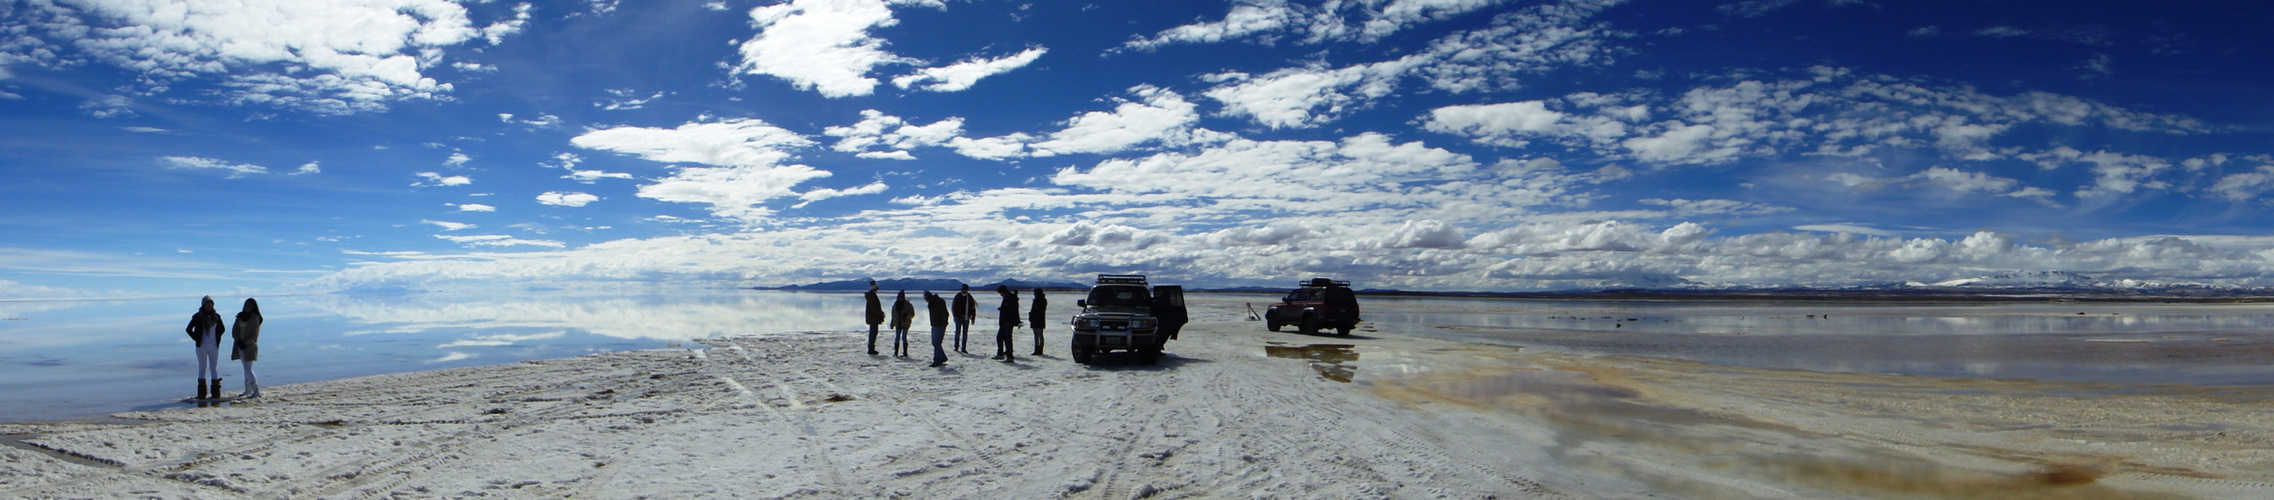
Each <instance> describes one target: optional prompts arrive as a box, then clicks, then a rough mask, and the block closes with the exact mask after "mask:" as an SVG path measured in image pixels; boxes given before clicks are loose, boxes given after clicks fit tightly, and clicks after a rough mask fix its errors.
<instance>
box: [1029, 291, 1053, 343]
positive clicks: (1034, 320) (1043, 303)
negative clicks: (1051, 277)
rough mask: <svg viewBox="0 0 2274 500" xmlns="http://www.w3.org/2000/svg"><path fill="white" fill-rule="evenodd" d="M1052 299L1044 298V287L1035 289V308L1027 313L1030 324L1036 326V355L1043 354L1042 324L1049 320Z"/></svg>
mask: <svg viewBox="0 0 2274 500" xmlns="http://www.w3.org/2000/svg"><path fill="white" fill-rule="evenodd" d="M1049 309H1050V300H1049V299H1044V298H1042V289H1040V288H1036V289H1034V309H1032V310H1030V311H1028V312H1027V314H1026V322H1027V325H1028V326H1032V327H1034V355H1036V356H1041V355H1042V325H1043V323H1047V322H1049V321H1050V320H1049V318H1050V313H1049V312H1048V311H1049Z"/></svg>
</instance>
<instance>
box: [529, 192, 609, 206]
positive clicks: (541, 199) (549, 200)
mask: <svg viewBox="0 0 2274 500" xmlns="http://www.w3.org/2000/svg"><path fill="white" fill-rule="evenodd" d="M595 201H600V197H598V196H593V195H590V194H585V193H578V192H574V191H569V192H562V191H546V192H545V193H544V194H540V195H537V202H538V203H543V204H546V205H554V206H562V207H581V206H584V205H586V204H589V203H592V202H595Z"/></svg>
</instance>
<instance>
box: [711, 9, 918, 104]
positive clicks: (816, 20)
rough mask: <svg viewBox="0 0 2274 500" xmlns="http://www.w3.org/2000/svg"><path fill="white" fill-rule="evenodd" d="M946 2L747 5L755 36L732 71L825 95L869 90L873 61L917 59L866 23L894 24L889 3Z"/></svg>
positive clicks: (872, 88)
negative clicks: (892, 48)
mask: <svg viewBox="0 0 2274 500" xmlns="http://www.w3.org/2000/svg"><path fill="white" fill-rule="evenodd" d="M894 5H921V6H933V7H940V8H944V5H942V4H940V3H939V2H938V1H937V0H894V1H887V0H794V1H791V2H787V3H781V4H775V5H763V6H759V7H756V8H753V9H750V21H751V24H753V25H755V26H757V27H758V29H759V32H758V36H756V37H752V38H751V39H750V40H749V41H746V42H743V43H742V48H741V55H742V64H741V65H740V66H738V67H736V71H739V72H742V73H746V74H753V75H768V76H773V77H776V78H781V79H783V80H788V81H789V82H790V85H792V86H795V87H797V88H798V89H799V90H812V91H816V92H820V93H821V95H824V96H828V97H851V96H863V95H869V94H870V93H872V92H874V91H875V88H876V84H877V80H876V79H875V78H870V77H869V76H868V74H869V72H870V71H871V70H872V69H874V68H876V67H877V66H881V65H887V64H909V63H913V62H915V61H913V60H911V59H908V58H905V57H901V56H898V55H894V54H893V53H891V52H889V51H886V50H885V49H884V45H885V41H884V39H881V38H876V37H873V36H870V35H869V33H868V30H869V29H870V28H880V27H887V26H892V25H894V24H898V23H899V22H900V21H899V20H897V19H893V17H892V6H894Z"/></svg>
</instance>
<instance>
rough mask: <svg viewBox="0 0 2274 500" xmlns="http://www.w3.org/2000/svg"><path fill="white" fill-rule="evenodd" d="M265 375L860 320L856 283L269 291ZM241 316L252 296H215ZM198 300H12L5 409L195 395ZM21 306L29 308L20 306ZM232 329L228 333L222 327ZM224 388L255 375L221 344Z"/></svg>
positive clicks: (239, 386)
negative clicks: (800, 287) (192, 334)
mask: <svg viewBox="0 0 2274 500" xmlns="http://www.w3.org/2000/svg"><path fill="white" fill-rule="evenodd" d="M258 298H259V299H260V302H261V310H262V312H263V315H264V316H265V317H266V322H265V324H264V326H263V327H262V329H261V340H260V360H259V361H257V362H255V364H254V369H255V371H256V374H257V375H258V376H259V378H260V381H261V383H262V384H264V385H279V384H289V383H295V382H309V381H316V380H329V379H337V378H346V377H355V376H363V375H372V374H379V373H393V372H403V371H414V370H431V369H442V368H455V367H462V366H475V365H487V364H497V363H507V362H514V361H521V360H530V359H545V358H560V357H568V356H576V355H581V354H587V353H593V352H606V351H620V350H631V349H651V348H660V347H667V346H675V345H679V344H681V343H684V342H686V341H688V340H692V339H697V338H708V337H715V336H721V335H742V334H767V333H781V332H797V331H813V330H853V329H855V328H857V327H860V326H861V325H860V324H859V323H860V317H861V315H860V312H861V307H862V305H861V303H860V300H859V296H858V295H850V294H812V293H786V292H759V291H751V290H669V291H638V292H629V293H605V294H601V293H567V292H558V291H523V292H511V293H417V294H401V295H377V296H353V295H303V296H274V297H258ZM215 300H216V302H217V303H218V304H219V307H218V309H219V310H220V311H221V313H222V315H223V316H225V317H227V316H234V315H235V314H236V313H237V311H238V309H239V307H240V306H241V305H242V304H243V301H244V298H243V297H215ZM196 309H197V300H196V299H164V300H133V301H35V302H24V301H18V302H0V317H5V318H11V319H10V320H8V321H0V367H4V368H0V373H6V374H8V376H7V377H0V400H5V401H8V402H9V404H7V405H0V422H15V421H26V420H49V419H62V418H74V417H83V416H91V415H100V414H105V413H111V412H117V411H124V410H129V409H147V408H160V407H167V406H174V405H181V406H189V405H190V403H184V402H180V401H178V400H179V399H180V398H186V397H189V396H192V395H194V394H195V390H194V388H193V387H191V385H192V384H193V383H194V381H195V379H196V377H197V375H196V366H197V364H196V358H195V356H194V354H193V352H194V347H193V346H192V345H191V342H190V340H189V336H188V335H185V334H183V333H182V328H183V326H184V325H185V324H187V323H188V322H189V316H190V314H191V313H194V312H196ZM15 318H21V319H15ZM224 341H225V342H226V339H224ZM222 352H223V356H222V357H223V358H224V359H223V361H222V365H221V375H222V379H223V383H222V386H223V390H224V392H225V393H227V394H231V395H234V394H237V393H238V392H239V391H242V390H243V388H244V385H243V375H242V368H241V367H240V365H239V364H238V363H237V362H235V361H228V360H227V359H226V358H227V357H228V356H227V352H228V350H227V349H223V350H222Z"/></svg>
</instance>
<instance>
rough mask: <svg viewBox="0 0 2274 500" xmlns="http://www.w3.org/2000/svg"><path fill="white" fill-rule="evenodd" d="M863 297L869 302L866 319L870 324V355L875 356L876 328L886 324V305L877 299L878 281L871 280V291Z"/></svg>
mask: <svg viewBox="0 0 2274 500" xmlns="http://www.w3.org/2000/svg"><path fill="white" fill-rule="evenodd" d="M861 296H862V298H865V299H868V302H869V310H868V316H867V318H865V319H867V320H868V322H869V355H870V356H875V355H876V326H877V325H882V324H884V303H883V302H882V301H878V300H877V299H876V280H869V291H868V293H863V294H861Z"/></svg>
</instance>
